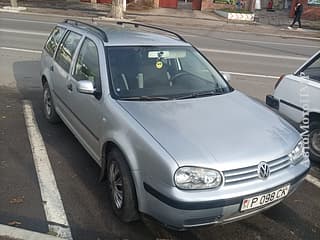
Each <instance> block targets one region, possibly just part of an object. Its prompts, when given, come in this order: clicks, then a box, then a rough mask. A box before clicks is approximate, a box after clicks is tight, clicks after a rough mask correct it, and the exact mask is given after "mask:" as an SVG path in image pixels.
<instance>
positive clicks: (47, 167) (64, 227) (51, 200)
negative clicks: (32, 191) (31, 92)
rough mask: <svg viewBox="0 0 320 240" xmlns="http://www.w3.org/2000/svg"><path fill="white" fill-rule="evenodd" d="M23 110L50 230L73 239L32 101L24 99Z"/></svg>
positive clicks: (70, 239) (62, 236)
mask: <svg viewBox="0 0 320 240" xmlns="http://www.w3.org/2000/svg"><path fill="white" fill-rule="evenodd" d="M23 112H24V117H25V123H26V127H27V132H28V137H29V142H30V145H31V150H32V155H33V160H34V164H35V168H36V172H37V176H38V181H39V186H40V192H41V198H42V201H43V206H44V211H45V214H46V218H47V221H48V222H49V224H48V227H49V231H52V232H55V233H57V236H58V237H61V238H64V239H68V240H72V235H71V231H70V227H69V223H68V220H67V216H66V213H65V211H64V207H63V203H62V200H61V196H60V193H59V190H58V187H57V183H56V181H55V178H54V174H53V171H52V167H51V164H50V160H49V157H48V154H47V150H46V147H45V144H44V142H43V139H42V136H41V133H40V131H39V128H38V125H37V122H36V120H35V116H34V112H33V109H32V104H31V102H30V101H27V100H24V101H23Z"/></svg>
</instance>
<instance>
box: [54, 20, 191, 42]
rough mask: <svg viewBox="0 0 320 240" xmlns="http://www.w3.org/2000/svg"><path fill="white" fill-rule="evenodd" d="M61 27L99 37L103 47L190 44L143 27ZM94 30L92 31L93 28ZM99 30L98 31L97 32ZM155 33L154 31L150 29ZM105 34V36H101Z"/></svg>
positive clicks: (75, 25)
mask: <svg viewBox="0 0 320 240" xmlns="http://www.w3.org/2000/svg"><path fill="white" fill-rule="evenodd" d="M60 25H61V26H63V27H67V28H68V29H70V30H73V31H78V32H80V33H85V34H87V35H95V36H97V37H99V38H100V39H101V40H102V41H103V42H104V45H105V46H191V44H190V43H188V42H185V41H182V40H180V39H178V37H177V36H174V35H172V34H171V35H170V33H168V32H166V30H163V31H161V30H160V29H158V30H160V32H159V31H158V32H159V33H160V34H159V33H155V32H150V31H145V30H150V29H145V28H144V27H142V28H140V27H139V28H137V27H133V26H125V25H118V24H114V25H108V26H105V25H104V26H103V25H101V26H99V25H92V26H91V27H90V25H84V24H71V23H65V22H64V23H62V24H60ZM92 27H93V28H95V29H93V28H92ZM98 29H99V30H98ZM151 30H152V31H155V30H154V29H151ZM104 34H105V36H103V35H104ZM106 38H107V41H106Z"/></svg>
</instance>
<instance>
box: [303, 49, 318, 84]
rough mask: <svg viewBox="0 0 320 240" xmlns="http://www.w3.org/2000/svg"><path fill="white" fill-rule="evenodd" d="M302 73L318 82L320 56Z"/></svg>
mask: <svg viewBox="0 0 320 240" xmlns="http://www.w3.org/2000/svg"><path fill="white" fill-rule="evenodd" d="M303 72H304V75H305V76H308V77H309V78H311V79H313V80H317V81H320V55H318V59H315V60H314V61H313V63H311V64H310V65H309V66H308V67H307V68H306V69H304V71H303Z"/></svg>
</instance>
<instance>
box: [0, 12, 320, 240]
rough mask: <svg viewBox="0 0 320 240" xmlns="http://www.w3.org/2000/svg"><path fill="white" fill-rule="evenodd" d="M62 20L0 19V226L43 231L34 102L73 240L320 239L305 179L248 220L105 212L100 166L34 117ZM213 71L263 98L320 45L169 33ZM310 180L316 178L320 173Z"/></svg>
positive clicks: (318, 215) (318, 209) (318, 204)
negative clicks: (208, 221)
mask: <svg viewBox="0 0 320 240" xmlns="http://www.w3.org/2000/svg"><path fill="white" fill-rule="evenodd" d="M61 20H62V18H59V17H50V16H35V15H16V14H8V13H0V76H1V78H0V183H1V185H0V223H1V224H10V225H16V226H18V227H22V228H25V229H30V230H35V231H39V232H43V233H46V232H48V223H47V221H46V218H45V213H44V209H43V202H42V200H41V196H40V190H39V183H38V181H37V176H36V170H35V167H34V165H33V160H32V153H31V149H30V144H29V141H28V136H27V132H26V128H25V124H24V117H23V112H22V105H21V101H22V100H23V99H28V100H31V102H32V105H33V108H34V111H35V115H36V120H37V123H38V125H39V129H40V132H41V134H42V137H43V139H44V142H45V145H46V148H47V152H48V156H49V159H50V162H51V165H52V168H53V172H54V175H55V179H56V182H57V185H58V189H59V192H60V194H61V199H62V202H63V205H64V208H65V212H66V215H67V218H68V220H69V224H70V228H71V231H72V235H73V238H74V239H156V238H167V239H204V240H206V239H213V238H215V239H228V240H230V239H257V240H258V239H259V240H260V239H274V240H277V239H279V240H280V239H288V240H289V239H290V240H291V239H294V240H295V239H308V240H309V239H310V240H316V239H319V236H320V201H319V199H320V189H319V188H318V187H316V186H315V185H313V184H311V183H309V182H307V181H305V182H304V183H303V185H302V186H301V187H300V189H299V190H298V191H297V192H296V193H294V194H293V195H292V196H290V198H288V199H287V200H285V201H283V202H282V203H280V204H279V205H277V206H276V207H274V208H272V209H270V210H268V211H265V212H263V213H262V214H258V215H256V216H254V217H251V218H249V219H246V220H243V221H240V222H236V223H231V224H227V225H223V226H218V227H213V226H209V227H203V228H197V229H194V230H191V231H187V232H174V231H171V230H167V229H165V228H163V227H161V226H160V225H159V224H158V223H156V222H154V221H152V220H149V219H145V220H144V221H139V222H136V223H132V224H124V223H122V222H120V221H119V220H118V219H117V218H116V217H115V216H114V214H113V213H112V210H111V205H110V202H109V200H108V197H107V194H106V186H105V184H104V183H103V182H102V183H100V182H99V181H98V176H99V167H98V166H97V165H96V164H95V162H94V161H93V160H92V159H91V158H90V156H89V155H88V154H87V153H86V151H85V150H84V149H83V148H82V147H81V145H80V144H79V142H78V141H77V140H76V139H75V138H74V136H73V135H72V133H71V132H70V131H69V130H68V129H67V128H66V127H65V126H64V125H63V124H57V125H51V124H49V123H47V122H46V121H45V119H44V117H43V114H42V111H41V91H42V89H41V84H40V79H39V71H40V66H39V58H40V53H39V52H40V51H41V49H42V46H43V44H44V42H45V40H46V38H47V35H48V34H49V32H50V30H51V28H52V27H53V26H54V24H55V23H56V22H59V21H61ZM170 28H171V29H173V30H176V31H178V32H179V33H181V34H182V35H183V36H184V37H185V38H186V39H188V40H189V41H190V42H192V43H193V44H194V45H195V46H196V47H198V48H199V49H201V50H202V51H203V53H204V54H205V55H206V56H207V57H208V58H209V59H210V60H211V61H212V62H213V63H214V64H215V65H216V66H217V67H218V69H220V70H222V71H225V72H229V73H231V84H232V85H233V86H234V87H235V88H237V89H239V90H241V91H243V92H245V93H246V94H248V95H250V96H252V97H255V98H258V99H260V100H263V99H264V97H265V95H266V94H267V93H270V92H272V89H273V86H274V83H275V82H276V80H277V78H278V77H279V76H280V75H281V74H283V73H288V72H292V71H294V70H295V69H296V68H297V67H298V66H299V65H301V64H302V63H303V62H304V59H307V58H308V57H309V56H311V55H312V54H313V53H314V52H316V51H317V50H318V49H319V48H320V43H319V41H311V40H303V39H294V38H285V39H284V38H279V37H276V36H261V35H256V34H252V33H235V32H212V31H208V30H203V29H198V30H197V29H188V28H182V27H179V29H178V28H175V27H170ZM310 174H311V175H313V176H314V177H316V178H318V179H320V169H319V165H313V167H312V169H311V173H310Z"/></svg>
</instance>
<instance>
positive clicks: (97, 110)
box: [69, 38, 103, 160]
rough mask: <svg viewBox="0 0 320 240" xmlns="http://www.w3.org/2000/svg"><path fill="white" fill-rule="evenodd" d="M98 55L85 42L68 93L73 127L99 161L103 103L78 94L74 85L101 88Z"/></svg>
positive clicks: (88, 43) (90, 96)
mask: <svg viewBox="0 0 320 240" xmlns="http://www.w3.org/2000/svg"><path fill="white" fill-rule="evenodd" d="M101 57H102V56H101ZM100 75H101V74H100V65H99V53H98V48H97V45H96V44H95V43H94V42H93V41H92V40H91V39H89V38H85V39H84V41H83V43H82V46H81V48H80V50H79V53H78V56H77V59H76V61H75V65H74V69H73V70H72V76H71V78H70V82H69V84H70V85H72V86H73V90H72V92H70V97H69V101H70V106H71V109H72V111H73V114H74V116H75V118H74V119H73V127H75V129H76V131H77V133H78V134H79V136H78V137H79V138H80V139H81V141H82V143H83V144H84V145H85V147H86V149H87V150H88V152H89V153H90V154H91V156H92V157H93V158H94V159H95V160H99V159H100V158H99V147H100V146H99V139H100V137H101V125H102V121H103V120H102V108H103V101H102V98H101V97H99V96H94V95H89V94H84V93H80V92H79V91H77V82H78V81H82V80H87V81H88V80H89V81H92V82H93V84H94V86H95V88H99V89H100V86H101V79H100Z"/></svg>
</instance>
